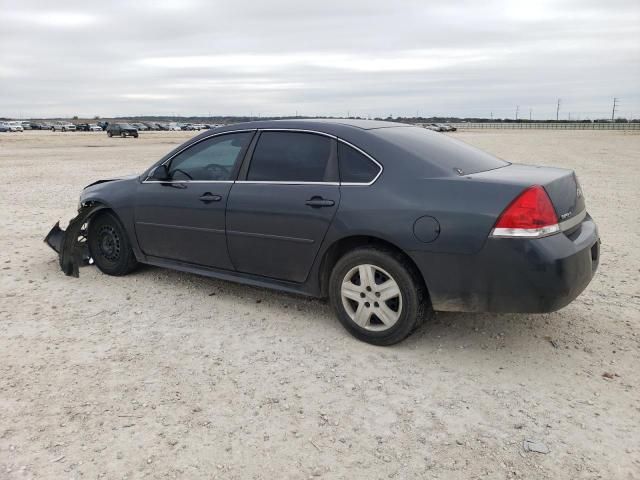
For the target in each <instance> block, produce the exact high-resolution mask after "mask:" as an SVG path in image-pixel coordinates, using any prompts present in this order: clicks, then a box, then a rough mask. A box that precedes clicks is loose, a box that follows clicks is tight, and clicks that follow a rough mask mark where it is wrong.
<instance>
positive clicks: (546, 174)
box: [468, 164, 585, 222]
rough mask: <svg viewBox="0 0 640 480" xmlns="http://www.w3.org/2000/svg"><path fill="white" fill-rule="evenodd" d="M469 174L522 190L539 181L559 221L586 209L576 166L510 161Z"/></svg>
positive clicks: (538, 183)
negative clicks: (541, 165)
mask: <svg viewBox="0 0 640 480" xmlns="http://www.w3.org/2000/svg"><path fill="white" fill-rule="evenodd" d="M468 177H471V178H473V179H474V180H479V181H488V182H491V183H500V184H505V185H513V186H520V187H522V190H524V189H525V188H528V187H530V186H532V185H540V186H542V187H543V188H544V189H545V191H546V192H547V194H548V195H549V198H550V199H551V203H553V206H554V208H555V210H556V213H557V214H558V222H563V221H565V220H568V219H570V218H572V217H574V216H575V215H578V214H580V213H582V211H583V210H584V209H585V201H584V194H583V193H582V188H581V187H580V184H579V182H578V179H577V178H576V175H575V173H574V172H573V170H567V169H564V168H555V167H539V166H534V165H517V164H511V165H509V166H506V167H502V168H498V169H495V170H489V171H486V172H481V173H476V174H473V175H469V176H468ZM514 198H515V197H514ZM506 206H507V205H505V208H506Z"/></svg>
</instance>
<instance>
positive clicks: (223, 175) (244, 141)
mask: <svg viewBox="0 0 640 480" xmlns="http://www.w3.org/2000/svg"><path fill="white" fill-rule="evenodd" d="M252 135H253V132H240V133H229V134H226V135H219V136H217V137H212V138H209V139H207V140H203V141H201V142H199V143H196V144H195V145H193V146H192V147H189V148H188V149H187V150H185V151H184V152H182V153H180V154H178V155H177V156H176V157H174V158H173V160H171V163H170V165H169V176H170V178H171V179H172V180H209V181H212V180H231V175H232V173H233V170H234V168H235V166H236V163H237V162H238V161H239V160H240V159H241V158H242V153H243V152H244V150H245V149H246V148H247V145H248V144H249V142H250V141H251V136H252Z"/></svg>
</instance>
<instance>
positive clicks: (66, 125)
mask: <svg viewBox="0 0 640 480" xmlns="http://www.w3.org/2000/svg"><path fill="white" fill-rule="evenodd" d="M51 131H53V132H57V131H60V132H75V131H76V126H75V125H74V124H73V123H71V122H65V121H58V122H53V123H52V124H51Z"/></svg>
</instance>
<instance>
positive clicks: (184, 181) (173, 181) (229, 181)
mask: <svg viewBox="0 0 640 480" xmlns="http://www.w3.org/2000/svg"><path fill="white" fill-rule="evenodd" d="M158 166H159V165H158ZM142 183H235V182H234V181H233V180H165V181H162V180H144V181H143V182H142Z"/></svg>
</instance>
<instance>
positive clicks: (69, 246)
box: [44, 203, 107, 278]
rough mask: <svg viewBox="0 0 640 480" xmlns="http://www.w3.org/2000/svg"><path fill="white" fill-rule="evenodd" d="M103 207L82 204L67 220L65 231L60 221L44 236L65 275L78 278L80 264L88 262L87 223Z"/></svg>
mask: <svg viewBox="0 0 640 480" xmlns="http://www.w3.org/2000/svg"><path fill="white" fill-rule="evenodd" d="M105 208H107V207H106V206H105V205H101V204H99V203H97V204H87V205H83V206H81V207H80V209H79V210H78V215H76V217H75V218H73V219H71V221H70V222H69V226H68V227H67V230H66V231H65V230H62V229H61V228H60V222H56V224H55V225H54V226H53V228H52V229H51V231H50V232H49V233H48V234H47V236H46V237H45V238H44V241H45V243H46V244H47V245H49V246H50V247H51V248H53V249H54V250H55V251H56V252H57V253H58V257H59V261H60V268H61V269H62V271H63V272H64V274H65V275H68V276H71V277H76V278H78V277H79V276H80V275H79V272H78V270H79V267H80V264H85V265H87V264H89V263H90V261H91V255H90V253H89V246H88V245H87V223H88V221H89V218H91V216H92V215H94V214H95V213H96V212H97V211H99V210H103V209H105Z"/></svg>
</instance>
